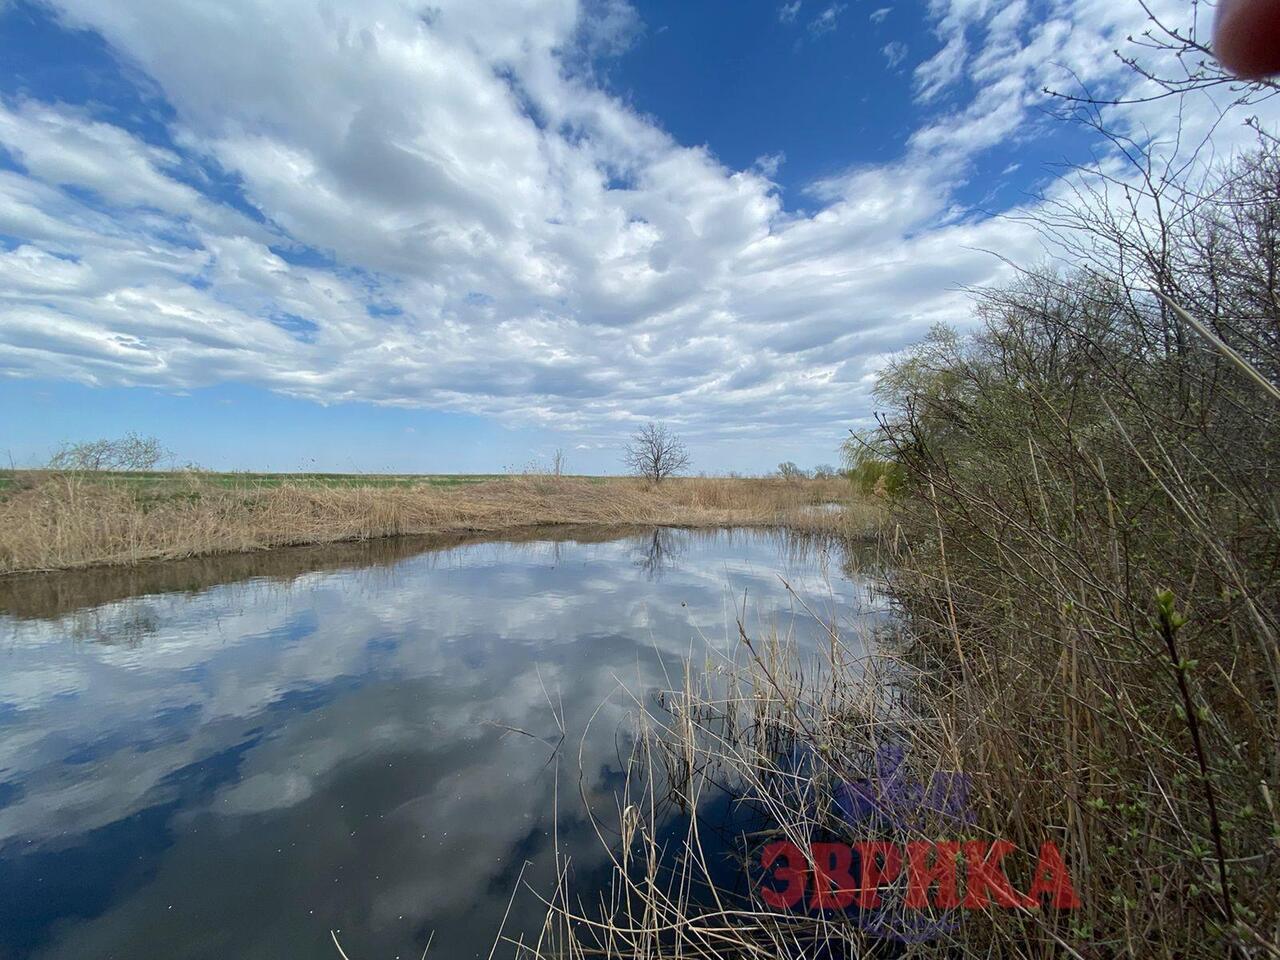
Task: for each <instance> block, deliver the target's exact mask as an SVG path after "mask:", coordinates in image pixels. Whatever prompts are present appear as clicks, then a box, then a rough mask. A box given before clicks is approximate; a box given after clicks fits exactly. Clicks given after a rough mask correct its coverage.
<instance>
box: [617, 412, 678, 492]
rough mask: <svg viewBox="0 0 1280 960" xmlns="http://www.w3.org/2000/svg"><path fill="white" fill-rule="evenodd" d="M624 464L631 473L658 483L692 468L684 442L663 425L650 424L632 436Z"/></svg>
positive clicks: (624, 456) (624, 454)
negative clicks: (689, 467)
mask: <svg viewBox="0 0 1280 960" xmlns="http://www.w3.org/2000/svg"><path fill="white" fill-rule="evenodd" d="M622 459H623V462H624V463H625V464H626V465H627V467H628V469H630V470H631V472H632V473H635V474H637V475H638V476H641V477H644V478H645V479H646V480H651V481H653V482H654V483H658V482H659V481H661V480H665V479H666V478H667V477H670V476H673V475H675V474H677V473H680V472H681V471H682V470H685V469H687V468H688V466H689V453H688V451H686V450H685V448H684V443H683V442H681V440H680V438H679V437H677V436H676V435H675V434H674V433H672V432H671V431H670V430H668V429H667V428H666V427H665V426H664V425H662V424H660V423H656V424H655V423H649V424H646V425H645V426H643V427H641V428H640V429H639V430H637V431H636V432H635V434H634V435H633V436H632V437H631V440H630V441H629V442H628V443H627V446H626V449H625V451H624V453H623V457H622Z"/></svg>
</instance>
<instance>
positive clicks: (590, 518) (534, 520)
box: [0, 474, 881, 580]
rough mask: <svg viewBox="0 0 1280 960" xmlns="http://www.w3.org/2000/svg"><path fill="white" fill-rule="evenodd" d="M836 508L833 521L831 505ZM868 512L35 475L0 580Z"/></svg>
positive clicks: (488, 491)
mask: <svg viewBox="0 0 1280 960" xmlns="http://www.w3.org/2000/svg"><path fill="white" fill-rule="evenodd" d="M832 503H838V504H839V505H840V507H841V508H840V509H838V510H831V509H829V508H827V505H828V504H832ZM880 513H881V507H880V506H879V504H877V503H875V502H873V501H870V500H867V499H863V498H859V497H856V496H855V495H854V494H853V493H852V491H851V489H850V485H849V483H848V481H846V480H843V479H839V478H836V479H823V480H799V481H792V480H780V479H773V478H764V479H755V478H674V479H670V480H667V481H664V482H663V483H661V484H656V485H649V484H646V483H644V482H643V481H639V480H635V479H632V478H608V479H600V478H579V477H549V476H517V477H511V478H506V479H497V480H487V481H483V482H480V483H474V484H468V485H466V486H459V487H439V486H434V485H429V484H423V485H421V486H410V487H387V486H376V485H372V484H371V485H369V486H341V487H328V486H317V485H315V484H310V483H306V482H298V483H291V482H285V483H281V484H273V485H270V486H265V485H262V486H259V485H248V486H244V487H230V488H229V487H227V486H225V485H223V484H220V483H218V482H216V481H215V480H211V479H207V478H203V477H201V476H200V475H174V476H173V478H172V479H171V480H169V481H167V482H166V483H165V484H163V485H162V486H160V487H158V488H156V487H152V488H149V489H147V490H146V491H145V492H143V491H139V490H138V489H135V488H131V487H130V486H129V485H128V484H127V483H119V482H112V481H111V480H110V479H109V478H99V477H94V476H92V475H86V474H66V475H56V474H54V475H49V474H34V475H32V476H31V477H30V478H28V479H26V482H25V483H24V484H23V485H22V487H21V488H19V489H16V490H14V491H12V492H10V493H9V494H8V495H7V496H6V497H5V498H4V499H3V500H2V501H0V579H2V580H11V579H15V578H19V577H23V576H30V575H40V574H47V573H56V572H61V571H68V570H90V569H95V568H117V567H130V566H136V565H138V564H143V563H156V562H165V561H173V560H184V559H191V558H196V557H204V556H215V555H226V554H248V553H257V552H261V551H265V550H271V549H276V548H281V547H305V546H322V545H333V544H350V543H362V542H370V541H378V540H393V539H396V538H402V537H444V538H449V537H461V538H469V537H478V538H484V537H492V536H501V535H504V534H507V535H513V534H514V535H518V534H520V533H521V532H528V531H531V530H536V529H539V528H544V529H545V528H554V527H594V528H609V527H614V528H617V527H670V528H683V529H711V528H720V527H756V528H780V527H785V528H787V529H790V530H792V531H795V532H801V533H815V534H827V535H833V536H840V537H844V538H848V539H864V538H867V537H870V536H873V535H874V533H875V531H876V530H877V529H878V523H879V518H880Z"/></svg>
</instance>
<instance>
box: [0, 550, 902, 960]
mask: <svg viewBox="0 0 1280 960" xmlns="http://www.w3.org/2000/svg"><path fill="white" fill-rule="evenodd" d="M780 577H785V579H786V581H787V583H788V584H789V585H790V586H791V588H792V589H793V590H794V591H795V594H796V596H798V597H800V598H802V599H803V600H804V605H805V606H807V607H808V608H809V610H810V611H812V613H814V614H816V615H817V616H818V617H821V618H823V619H827V620H829V621H835V622H837V623H839V625H840V627H841V630H842V632H843V633H844V634H845V635H846V636H845V642H846V644H848V643H851V642H852V643H857V642H858V641H857V639H856V638H857V636H858V633H859V631H860V630H863V629H869V628H870V627H871V626H872V624H873V623H874V622H875V621H876V620H878V619H879V618H881V617H883V616H884V615H885V612H884V610H883V608H882V607H881V605H879V604H878V603H876V602H875V601H874V600H872V599H871V598H870V596H869V591H868V589H867V588H866V585H865V584H864V583H863V582H861V581H860V580H859V579H858V578H857V577H856V576H854V575H853V574H851V573H849V572H848V565H847V564H846V563H845V562H844V558H843V557H842V556H841V555H840V554H839V552H838V551H836V550H835V549H834V548H832V547H828V546H824V545H823V544H821V543H815V542H813V541H807V540H803V539H799V538H795V537H789V536H783V535H779V534H770V533H764V532H752V531H716V532H692V531H676V530H656V531H655V530H643V531H637V530H631V531H604V532H601V531H583V530H578V531H564V530H561V531H557V532H542V533H539V534H537V535H536V536H535V537H534V538H533V539H527V540H523V541H521V542H470V543H468V542H463V541H452V542H441V541H437V542H415V541H411V540H395V541H383V542H379V543H372V544H364V545H344V546H334V547H327V548H299V549H293V550H283V551H274V552H271V553H261V554H254V555H242V556H234V557H224V558H211V559H202V560H194V561H184V562H180V563H168V564H157V565H152V566H149V567H140V568H133V569H128V570H103V571H85V572H80V573H75V574H59V575H44V576H35V577H24V578H16V579H9V580H6V581H0V957H2V958H5V960H10V958H12V960H17V958H27V957H41V958H52V957H75V958H78V960H83V958H94V960H100V958H109V957H119V958H130V960H134V958H141V957H164V958H166V960H178V958H219V960H226V958H233V957H234V958H236V960H250V958H263V960H266V958H271V960H287V958H315V957H335V956H336V955H337V953H336V951H335V950H334V947H333V944H332V942H331V940H330V934H329V931H330V930H331V929H336V930H339V931H341V933H340V939H341V941H342V945H343V948H344V949H345V950H346V952H347V953H348V955H349V956H350V957H351V960H372V958H379V960H383V958H391V957H403V958H410V957H412V958H415V960H416V958H418V957H420V956H421V954H422V951H423V948H424V947H425V945H426V944H427V941H428V938H429V937H434V940H433V942H432V947H431V954H430V955H431V956H440V957H447V958H454V957H475V956H478V957H488V956H489V955H490V951H491V949H492V948H493V946H494V937H495V935H496V934H497V932H498V929H499V926H500V925H501V923H502V920H503V916H504V914H506V913H507V912H508V909H509V911H510V912H509V916H508V918H507V921H506V924H505V928H504V929H505V933H506V935H507V936H509V937H518V936H520V935H521V933H522V932H523V933H524V934H525V935H526V936H527V935H528V933H529V932H530V931H534V932H536V930H537V929H538V927H539V926H540V923H541V920H542V917H543V915H544V912H545V911H544V907H543V906H542V905H541V904H540V903H539V901H538V899H537V897H536V896H535V895H534V894H533V893H532V892H530V891H529V890H528V889H525V888H524V886H523V885H520V886H519V887H518V885H517V878H518V877H520V875H521V871H522V870H523V871H524V872H523V881H524V883H526V884H528V885H529V886H531V887H532V888H533V890H536V891H542V892H544V893H549V890H550V886H551V883H552V878H553V876H554V854H553V851H554V847H553V835H557V834H558V836H556V838H555V839H556V840H557V841H558V844H559V849H560V852H561V854H562V855H568V856H571V857H572V860H573V863H574V869H575V875H576V876H579V877H583V876H588V877H589V876H590V875H591V874H592V872H593V871H598V870H600V869H601V868H602V866H603V865H604V864H605V863H606V862H607V861H606V854H605V851H604V850H603V849H602V847H601V844H600V841H599V839H598V838H597V836H596V833H595V831H594V829H593V828H592V826H591V824H590V822H589V820H588V819H587V818H586V816H585V814H584V807H583V797H584V796H585V797H586V798H587V801H588V802H590V803H591V804H592V805H593V809H597V810H598V812H599V814H601V815H602V816H605V817H607V816H608V814H609V813H610V811H615V807H614V803H613V795H614V791H615V790H616V789H617V787H618V785H619V784H620V782H621V778H622V768H623V764H624V762H625V758H626V757H627V754H628V749H629V748H628V746H627V743H628V738H629V735H630V733H629V731H630V728H631V724H632V722H633V719H634V716H635V714H636V711H637V709H638V707H637V704H638V703H648V702H650V701H652V700H653V699H654V697H655V694H656V691H658V690H660V689H670V688H673V687H678V686H679V685H680V676H681V669H682V663H683V661H684V660H685V658H687V657H692V660H693V662H694V663H695V664H697V665H702V664H704V663H707V662H714V661H715V660H716V658H717V657H719V656H720V655H721V654H725V655H728V656H733V655H734V654H735V646H736V645H737V644H738V643H739V641H738V640H737V626H736V623H737V618H738V617H739V616H742V617H743V618H744V621H745V623H746V625H747V629H748V630H749V631H751V632H755V633H767V632H768V631H771V630H775V629H776V630H777V631H778V632H779V633H780V634H790V635H791V636H793V637H794V638H795V639H796V641H797V642H798V643H800V644H802V645H803V644H815V643H817V642H819V640H820V638H822V637H823V636H825V628H824V627H823V626H822V625H821V624H820V623H819V622H817V620H815V619H814V617H813V616H811V614H810V612H809V611H806V610H805V609H804V606H802V605H801V604H800V603H798V602H797V600H796V598H795V597H793V596H792V595H790V594H789V593H788V591H787V589H786V587H785V586H784V585H783V583H782V580H781V579H780ZM850 637H853V638H854V639H853V640H852V641H851V640H850ZM561 726H563V735H562V732H561ZM579 757H581V765H580V764H579ZM580 778H581V786H580V785H579V781H580ZM557 795H558V797H559V812H558V815H557V809H556V806H557V800H556V798H557ZM513 892H514V893H515V894H516V895H515V897H514V900H512V895H513ZM509 901H510V907H509V908H508V904H509ZM512 953H513V951H512V948H511V947H510V946H506V945H504V946H500V947H499V949H498V951H497V953H496V955H497V956H511V955H512Z"/></svg>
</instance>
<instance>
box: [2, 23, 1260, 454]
mask: <svg viewBox="0 0 1280 960" xmlns="http://www.w3.org/2000/svg"><path fill="white" fill-rule="evenodd" d="M55 5H56V7H57V10H58V11H59V15H60V16H61V18H62V20H63V22H64V23H65V24H66V25H67V26H69V27H73V28H80V29H88V30H93V31H96V32H98V33H100V34H101V35H102V36H103V37H104V38H105V39H106V41H107V42H108V43H109V44H110V45H111V47H112V48H113V49H114V50H115V51H117V53H118V55H119V56H120V57H121V58H122V59H123V61H124V62H126V63H127V65H128V68H129V70H130V71H131V72H136V73H137V74H138V75H141V76H145V77H147V78H149V81H148V82H150V83H154V85H155V87H156V89H157V90H158V91H160V92H161V94H162V95H163V97H164V99H165V100H166V101H167V103H168V105H169V106H171V107H172V116H173V118H174V119H173V120H172V121H171V122H169V124H168V127H167V131H166V133H167V136H166V139H165V142H163V143H160V142H158V141H157V142H150V141H148V140H146V139H143V138H142V137H141V136H140V135H138V133H137V132H130V131H129V130H127V129H125V128H124V127H122V126H118V125H114V124H113V123H111V122H109V121H108V120H107V119H105V118H104V117H103V116H101V115H96V114H94V113H93V112H92V111H90V110H89V109H88V108H79V107H71V106H67V105H65V104H59V103H54V102H42V101H39V100H36V99H30V98H29V99H25V100H22V99H20V100H10V101H7V102H3V103H0V145H2V146H3V147H4V149H5V150H6V151H7V153H8V154H9V155H10V156H11V157H13V159H14V161H15V167H16V169H12V170H10V169H0V233H2V234H4V235H6V236H8V237H12V238H16V243H15V244H12V245H10V247H8V248H0V373H2V374H9V375H18V376H45V377H55V378H65V379H74V380H78V381H81V382H86V383H96V384H116V385H150V386H159V387H163V388H166V389H171V390H172V389H189V388H192V387H197V386H201V385H207V384H211V383H216V382H225V381H235V382H245V383H253V384H257V385H260V386H264V387H267V388H270V389H273V390H276V391H280V392H282V393H286V394H289V395H293V396H297V397H303V398H308V399H311V400H315V401H318V402H332V401H341V400H362V401H368V402H374V403H381V404H394V405H406V406H425V407H431V408H435V409H442V410H458V411H467V412H470V413H477V414H481V415H489V416H493V417H498V418H502V419H503V420H505V421H507V422H513V423H531V422H532V423H538V424H544V425H553V426H555V427H557V428H559V429H562V430H568V431H576V432H579V433H580V434H582V441H583V442H587V443H594V442H599V441H601V440H612V439H616V438H617V437H618V436H619V435H621V434H623V433H625V432H627V431H628V430H629V429H630V428H631V426H632V425H633V424H634V423H636V422H638V421H642V420H646V419H669V420H672V421H674V422H675V423H676V424H677V425H678V426H679V427H680V428H681V429H682V430H684V431H685V432H686V434H688V435H689V436H690V437H691V438H692V439H694V440H697V439H699V438H703V439H706V440H708V441H711V440H715V439H717V438H718V439H722V440H724V441H725V442H733V440H734V439H735V438H736V437H737V436H740V435H741V434H740V433H739V432H738V428H739V425H741V424H750V425H751V430H752V431H753V436H754V437H756V438H758V437H760V436H764V435H769V436H777V437H787V438H791V439H794V438H807V439H816V438H832V437H837V436H839V435H841V434H842V433H843V428H844V426H845V425H847V424H848V423H849V422H850V420H851V418H855V417H857V416H860V415H865V414H867V413H868V412H869V403H870V401H869V399H868V396H869V395H868V378H869V376H870V375H871V374H872V373H873V372H874V370H875V369H876V368H877V367H878V365H880V364H882V363H883V357H884V355H885V354H886V353H889V352H892V351H894V350H896V349H899V348H901V347H902V346H904V345H905V344H907V343H909V342H911V341H912V340H914V339H917V338H918V337H919V336H920V335H921V334H922V333H923V332H924V331H925V330H926V329H927V327H928V326H929V325H930V324H931V323H933V322H936V321H940V320H947V321H961V322H962V321H963V320H964V319H965V318H966V317H967V315H968V311H967V306H966V298H965V296H964V295H963V294H962V293H960V292H959V291H960V288H961V287H962V286H965V285H977V284H982V283H987V282H991V281H993V280H997V279H999V278H1000V277H1002V276H1004V275H1005V274H1004V268H1003V267H1002V266H1001V265H1000V262H999V260H998V259H997V258H994V257H992V256H990V255H989V254H985V253H978V252H976V251H978V250H994V251H1000V252H1003V253H1006V254H1009V255H1013V256H1016V257H1025V256H1026V255H1027V252H1028V251H1029V250H1030V249H1032V248H1031V247H1030V246H1029V244H1030V242H1031V241H1030V238H1029V235H1028V232H1027V231H1026V229H1025V228H1024V227H1020V226H1018V225H1017V224H1015V223H1013V222H1011V221H1010V220H1008V219H990V218H987V217H985V216H979V215H977V214H976V213H973V212H971V211H966V210H965V209H964V208H963V206H959V205H958V204H957V200H956V195H957V191H958V190H960V189H961V188H962V187H963V186H964V185H965V184H966V182H967V178H969V177H970V176H971V175H972V171H973V169H974V164H975V162H976V160H977V159H978V158H979V157H981V156H982V155H983V154H984V152H985V151H989V150H993V149H997V148H999V147H1001V146H1002V145H1007V144H1009V143H1014V142H1016V141H1017V140H1018V139H1019V138H1021V137H1026V136H1028V135H1029V130H1030V129H1032V128H1033V127H1034V125H1035V124H1036V123H1042V122H1044V121H1043V119H1042V116H1041V113H1040V112H1039V111H1038V110H1037V109H1036V108H1037V106H1038V105H1039V104H1040V103H1041V100H1040V99H1039V97H1040V94H1039V90H1040V89H1041V87H1043V86H1044V85H1045V84H1046V83H1049V82H1051V81H1054V80H1057V79H1060V75H1059V74H1054V73H1053V71H1054V70H1056V69H1058V68H1056V67H1054V66H1053V65H1054V64H1055V63H1056V62H1062V63H1067V64H1070V65H1072V67H1073V69H1075V70H1076V71H1077V72H1078V74H1079V75H1080V76H1081V78H1082V79H1085V80H1087V81H1088V82H1091V83H1094V84H1102V85H1106V84H1112V85H1115V84H1121V83H1127V82H1132V81H1130V80H1128V79H1127V78H1126V77H1125V76H1124V74H1123V71H1122V69H1121V68H1119V66H1118V65H1117V63H1116V61H1115V58H1114V57H1112V56H1111V54H1110V50H1111V49H1113V48H1114V47H1115V46H1117V45H1119V44H1120V43H1121V42H1122V41H1123V36H1124V34H1125V33H1126V32H1132V31H1133V29H1134V27H1135V24H1136V22H1137V20H1136V19H1135V18H1134V16H1133V11H1132V10H1129V9H1127V8H1126V7H1125V5H1123V4H1093V3H1091V4H1066V3H1058V4H1055V5H1053V6H1052V7H1051V8H1050V9H1049V10H1048V12H1047V15H1037V16H1032V15H1031V13H1030V12H1029V11H1028V8H1027V6H1026V4H1025V3H1023V2H1015V3H1013V4H1006V5H1002V6H997V5H995V4H990V3H987V2H980V0H934V2H933V3H931V5H930V16H931V22H932V24H933V27H934V30H935V32H936V34H937V41H938V48H937V50H936V51H935V52H933V53H932V54H931V55H929V56H927V58H926V59H925V60H924V62H922V63H921V64H920V65H919V66H918V67H916V68H915V71H914V82H915V84H916V91H917V97H918V99H919V101H920V103H921V107H922V116H923V117H924V119H923V121H922V123H921V124H920V126H919V127H918V128H917V129H916V130H915V131H914V132H913V133H912V134H911V136H910V137H909V140H908V142H907V145H906V147H905V150H904V152H903V154H902V155H901V156H899V157H897V158H894V159H893V160H892V161H891V162H889V163H885V164H882V165H878V166H871V167H865V168H857V169H853V170H847V171H844V172H842V173H839V174H837V175H833V176H830V177H828V178H826V179H824V180H822V181H821V182H818V183H815V184H812V185H811V186H810V189H809V191H808V196H809V197H810V198H812V199H814V200H815V201H816V206H815V207H814V208H813V209H809V210H805V211H799V210H794V209H787V208H786V207H785V206H784V204H783V202H782V200H781V198H780V196H779V193H778V187H777V185H776V184H775V183H774V182H773V180H774V177H775V176H776V174H777V171H778V166H777V164H778V163H780V162H781V155H780V154H778V155H776V156H771V157H762V158H760V160H758V161H757V162H756V163H755V164H754V165H753V167H751V168H748V169H744V170H737V169H732V168H730V167H727V166H726V165H725V164H723V163H722V162H721V161H719V160H718V159H717V158H716V157H715V156H714V155H713V154H712V153H711V152H710V151H709V150H708V149H707V148H705V147H702V146H688V145H684V144H681V143H678V142H676V141H675V140H674V139H673V138H672V137H671V136H670V135H668V134H667V133H666V132H665V131H664V130H663V129H662V128H661V127H660V126H659V125H658V123H657V121H655V120H654V119H653V118H650V117H645V116H641V115H640V114H638V113H637V112H635V111H634V110H632V109H631V108H630V107H629V106H628V105H627V104H626V103H625V102H624V101H622V100H621V99H619V98H617V97H615V96H613V95H611V94H610V93H608V92H607V91H606V90H605V89H604V88H602V86H601V85H600V84H598V83H597V82H596V81H595V79H594V77H593V73H592V71H591V68H590V66H589V62H590V57H591V56H593V55H594V56H599V55H602V54H608V53H612V52H617V51H618V50H620V49H624V48H625V45H626V43H628V42H630V39H631V38H633V37H634V35H635V31H636V30H638V29H640V25H639V22H638V19H637V18H635V16H634V11H632V9H631V7H630V6H629V5H627V4H625V3H621V2H618V0H606V2H598V3H593V4H590V5H588V6H586V7H582V6H580V5H578V4H576V3H574V2H573V0H544V2H541V3H536V4H531V3H527V2H517V0H494V2H490V3H483V4H478V3H472V2H469V0H468V2H464V0H448V2H440V3H438V4H437V5H436V6H435V7H433V9H432V12H431V13H430V14H429V15H424V13H423V8H422V7H421V6H420V5H419V4H416V3H411V2H408V0H366V2H362V3H360V4H355V3H339V2H336V0H332V2H327V3H323V4H315V3H312V2H310V0H270V2H268V0H226V2H224V3H221V4H218V5H216V6H211V5H209V4H207V3H203V2H200V0H120V2H117V3H112V4H102V3H99V2H96V0H56V4H55ZM1121 8H1125V9H1121ZM843 9H844V8H843V5H841V4H832V5H829V6H827V7H825V8H824V9H823V10H822V11H821V12H819V13H818V14H817V15H816V16H815V17H814V19H812V20H811V21H809V26H810V27H811V28H813V29H814V32H815V33H822V32H826V31H829V30H830V29H833V28H834V26H835V24H836V21H837V18H838V17H839V15H840V13H841V11H842V10H843ZM884 9H887V8H884ZM788 11H791V12H790V14H788ZM799 12H800V7H799V4H798V2H797V3H794V4H786V5H784V6H783V7H781V8H780V11H779V16H780V18H781V19H784V20H786V19H787V18H788V17H790V18H792V19H794V18H795V17H796V16H798V15H799ZM878 12H879V11H877V13H878ZM1138 19H1140V18H1138ZM884 53H885V56H886V58H888V59H889V60H890V62H891V63H893V62H897V61H899V60H900V59H901V56H902V55H903V54H905V50H903V49H901V48H900V47H898V46H895V45H894V44H890V45H889V47H886V48H885V51H884ZM944 93H945V94H947V96H946V97H944V96H943V94H944ZM942 104H945V106H941V105H942ZM1264 107H1265V105H1264ZM1184 119H1185V118H1184ZM1139 121H1140V122H1142V123H1144V124H1150V125H1151V129H1152V130H1159V129H1162V124H1164V125H1166V126H1167V123H1168V121H1167V120H1162V119H1161V117H1160V116H1159V115H1158V113H1157V111H1155V110H1154V109H1151V110H1148V111H1146V112H1145V113H1142V114H1138V113H1135V114H1134V122H1135V123H1136V122H1139ZM212 170H216V171H221V172H222V173H223V174H224V176H223V177H222V179H218V178H215V177H213V176H212V175H211V174H210V173H209V171H212ZM226 184H231V185H232V187H231V188H229V187H227V186H226ZM1033 255H1034V254H1033ZM830 442H834V441H830Z"/></svg>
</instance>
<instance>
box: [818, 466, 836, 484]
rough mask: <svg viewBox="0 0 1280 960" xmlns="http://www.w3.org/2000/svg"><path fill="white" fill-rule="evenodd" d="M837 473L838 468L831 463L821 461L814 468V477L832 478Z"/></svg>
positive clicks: (821, 478)
mask: <svg viewBox="0 0 1280 960" xmlns="http://www.w3.org/2000/svg"><path fill="white" fill-rule="evenodd" d="M835 475H836V468H835V467H833V466H832V465H831V464H829V463H820V464H818V465H817V466H816V467H814V468H813V479H815V480H830V479H831V478H832V477H834V476H835Z"/></svg>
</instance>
